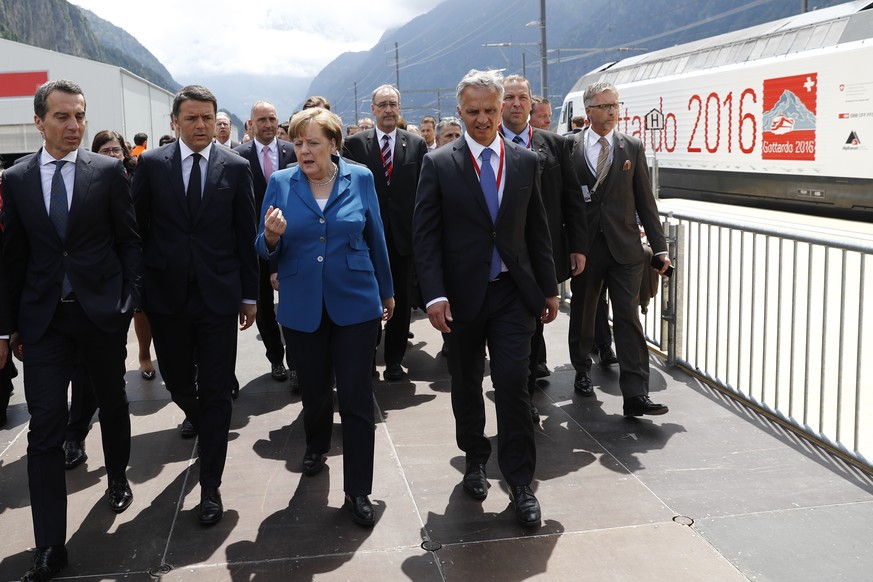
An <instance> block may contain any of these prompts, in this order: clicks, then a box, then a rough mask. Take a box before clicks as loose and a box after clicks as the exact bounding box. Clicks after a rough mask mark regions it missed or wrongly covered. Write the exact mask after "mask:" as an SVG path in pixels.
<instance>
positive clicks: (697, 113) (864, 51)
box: [559, 0, 873, 221]
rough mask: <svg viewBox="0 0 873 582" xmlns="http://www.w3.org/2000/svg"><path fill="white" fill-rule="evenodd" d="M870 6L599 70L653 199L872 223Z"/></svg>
mask: <svg viewBox="0 0 873 582" xmlns="http://www.w3.org/2000/svg"><path fill="white" fill-rule="evenodd" d="M871 63H873V1H871V0H855V1H853V2H847V3H845V4H840V5H837V6H832V7H830V8H825V9H821V10H817V11H813V12H807V13H804V14H799V15H797V16H792V17H789V18H784V19H781V20H777V21H774V22H769V23H765V24H760V25H757V26H754V27H751V28H747V29H743V30H739V31H735V32H730V33H727V34H722V35H719V36H715V37H712V38H708V39H704V40H698V41H694V42H690V43H686V44H683V45H677V46H674V47H669V48H665V49H662V50H658V51H653V52H650V53H645V54H641V55H635V56H633V57H630V58H626V59H623V60H621V61H617V62H610V63H606V64H604V65H602V66H600V67H598V68H597V69H595V70H594V71H591V72H590V73H588V74H586V75H583V76H582V77H581V78H580V79H579V81H578V82H577V83H576V84H575V85H574V86H573V88H572V90H571V91H570V93H568V94H567V96H566V97H565V99H564V102H563V106H562V109H561V115H560V119H559V129H560V130H563V131H569V130H570V120H571V119H572V118H573V116H574V115H580V114H581V115H584V111H585V107H584V103H583V98H582V96H583V93H584V90H585V88H586V87H588V86H589V85H591V84H592V83H597V82H609V83H611V84H613V85H615V87H616V88H617V89H618V92H619V100H620V101H621V102H622V105H621V109H620V112H621V115H620V120H619V124H618V127H617V130H618V131H621V132H623V133H627V134H629V135H633V136H635V137H638V138H640V139H641V140H643V142H644V143H645V145H646V151H647V155H648V156H649V157H650V160H651V161H652V163H653V164H654V163H656V164H657V167H658V183H659V195H660V196H661V197H664V198H670V197H675V198H691V199H697V200H706V201H713V202H722V203H729V204H740V205H747V206H757V207H763V208H773V209H779V210H788V211H793V212H803V213H807V214H813V215H822V216H830V217H836V218H845V219H849V220H861V221H870V220H873V66H871Z"/></svg>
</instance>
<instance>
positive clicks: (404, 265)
mask: <svg viewBox="0 0 873 582" xmlns="http://www.w3.org/2000/svg"><path fill="white" fill-rule="evenodd" d="M370 109H371V110H372V111H373V115H375V116H376V127H374V128H373V129H368V130H367V131H362V132H359V133H356V134H355V135H353V136H352V137H350V138H349V139H348V140H347V141H346V143H345V145H344V146H343V155H344V156H345V157H347V158H349V159H350V160H353V161H355V162H358V163H359V164H364V165H365V166H367V167H368V168H370V171H371V172H373V177H374V178H375V180H376V194H377V195H378V196H379V209H380V212H381V213H382V222H383V223H384V225H385V241H386V242H387V243H388V258H389V260H390V261H391V276H392V278H393V279H394V300H395V302H396V307H395V309H394V317H392V318H391V319H390V320H388V323H387V324H385V346H384V348H385V379H386V380H391V381H396V380H401V379H403V375H404V373H403V367H402V363H403V357H404V356H405V355H406V344H407V342H408V341H409V320H410V316H411V312H412V303H411V301H412V297H411V295H412V280H413V273H414V264H413V259H412V212H413V209H414V208H415V189H416V187H417V186H418V178H419V175H420V174H421V161H422V159H423V158H424V155H425V154H426V153H427V143H425V141H424V140H423V139H421V138H420V137H418V136H417V135H415V134H412V133H409V132H407V131H405V130H402V129H399V128H398V127H397V122H398V121H399V120H400V92H399V91H398V90H397V89H396V88H394V87H393V86H391V85H382V86H381V87H379V88H378V89H376V90H375V91H373V103H372V105H370Z"/></svg>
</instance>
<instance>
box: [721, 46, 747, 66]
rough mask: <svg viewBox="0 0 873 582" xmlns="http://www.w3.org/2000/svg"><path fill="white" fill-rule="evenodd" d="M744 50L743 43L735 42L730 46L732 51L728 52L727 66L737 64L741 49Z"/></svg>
mask: <svg viewBox="0 0 873 582" xmlns="http://www.w3.org/2000/svg"><path fill="white" fill-rule="evenodd" d="M741 48H743V45H742V43H738V42H735V43H734V44H732V45H731V46H730V50H729V51H728V52H727V60H726V61H725V64H732V63H736V62H737V55H738V54H739V53H740V49H741Z"/></svg>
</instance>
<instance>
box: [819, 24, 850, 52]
mask: <svg viewBox="0 0 873 582" xmlns="http://www.w3.org/2000/svg"><path fill="white" fill-rule="evenodd" d="M848 22H849V21H848V20H838V21H836V22H833V23H831V27H830V28H829V29H828V33H827V35H826V36H825V40H824V44H823V45H822V46H834V45H835V44H837V43H838V42H840V37H841V36H843V30H845V28H846V24H848Z"/></svg>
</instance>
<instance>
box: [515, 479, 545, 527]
mask: <svg viewBox="0 0 873 582" xmlns="http://www.w3.org/2000/svg"><path fill="white" fill-rule="evenodd" d="M509 496H510V498H511V499H512V503H513V504H514V505H515V519H517V520H518V523H520V524H521V525H523V526H524V527H536V526H538V525H539V524H540V519H541V514H540V502H539V501H537V498H536V497H534V494H533V491H531V489H530V486H528V485H515V486H513V487H511V488H510V490H509Z"/></svg>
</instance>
